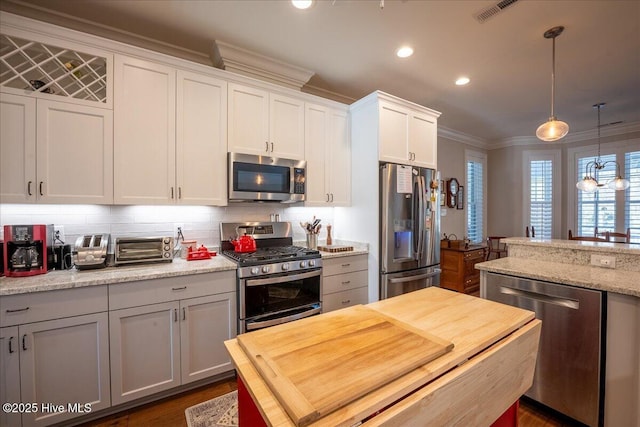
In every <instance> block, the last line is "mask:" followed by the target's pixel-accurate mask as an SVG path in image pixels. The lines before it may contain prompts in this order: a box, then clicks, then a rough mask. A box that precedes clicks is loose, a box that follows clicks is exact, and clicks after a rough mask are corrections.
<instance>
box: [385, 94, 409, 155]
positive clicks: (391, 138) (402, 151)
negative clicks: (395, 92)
mask: <svg viewBox="0 0 640 427" xmlns="http://www.w3.org/2000/svg"><path fill="white" fill-rule="evenodd" d="M379 115H380V123H379V126H380V160H381V161H386V162H393V163H400V164H408V163H409V162H410V160H411V159H410V156H409V149H408V141H409V115H410V112H409V111H408V110H407V109H405V108H403V107H400V106H397V105H394V104H391V103H388V102H385V101H380V104H379Z"/></svg>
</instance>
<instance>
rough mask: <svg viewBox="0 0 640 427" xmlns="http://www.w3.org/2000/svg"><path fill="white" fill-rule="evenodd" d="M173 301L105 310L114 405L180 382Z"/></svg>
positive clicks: (176, 315)
mask: <svg viewBox="0 0 640 427" xmlns="http://www.w3.org/2000/svg"><path fill="white" fill-rule="evenodd" d="M178 309H179V303H178V302H177V301H173V302H167V303H161V304H151V305H145V306H142V307H133V308H126V309H122V310H114V311H110V312H109V334H110V336H109V339H110V342H111V392H112V396H111V400H112V402H113V404H114V405H118V404H120V403H124V402H128V401H131V400H135V399H137V398H139V397H143V396H148V395H150V394H153V393H156V392H159V391H163V390H167V389H170V388H173V387H176V386H179V385H180V328H179V323H178Z"/></svg>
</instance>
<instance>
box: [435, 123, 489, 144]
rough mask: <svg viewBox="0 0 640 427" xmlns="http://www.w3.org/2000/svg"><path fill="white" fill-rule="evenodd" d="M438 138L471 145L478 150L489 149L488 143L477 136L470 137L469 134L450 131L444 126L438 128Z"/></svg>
mask: <svg viewBox="0 0 640 427" xmlns="http://www.w3.org/2000/svg"><path fill="white" fill-rule="evenodd" d="M438 136H439V137H442V138H447V139H450V140H452V141H456V142H461V143H463V144H467V145H471V146H473V147H476V148H483V149H485V150H486V149H487V148H488V144H487V141H485V140H484V139H482V138H478V137H477V136H473V135H469V134H468V133H464V132H460V131H457V130H454V129H450V128H447V127H444V126H438Z"/></svg>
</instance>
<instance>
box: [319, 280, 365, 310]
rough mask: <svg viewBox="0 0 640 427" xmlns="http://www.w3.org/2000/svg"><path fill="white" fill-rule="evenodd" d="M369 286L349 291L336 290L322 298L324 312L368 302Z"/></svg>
mask: <svg viewBox="0 0 640 427" xmlns="http://www.w3.org/2000/svg"><path fill="white" fill-rule="evenodd" d="M367 289H368V288H367V287H366V286H364V287H362V288H357V289H349V290H348V291H342V292H335V293H333V294H329V295H325V296H324V297H323V298H322V312H323V313H326V312H328V311H333V310H338V309H340V308H345V307H350V306H352V305H356V304H366V303H367V302H368V295H367Z"/></svg>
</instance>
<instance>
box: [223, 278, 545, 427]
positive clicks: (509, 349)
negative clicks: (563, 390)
mask: <svg viewBox="0 0 640 427" xmlns="http://www.w3.org/2000/svg"><path fill="white" fill-rule="evenodd" d="M363 309H366V310H369V311H371V312H374V313H376V315H378V316H381V317H386V318H389V319H391V322H392V323H395V322H398V323H401V324H405V325H406V327H407V328H408V329H410V330H413V331H417V332H420V331H422V332H425V333H428V334H429V335H431V336H434V337H437V339H438V341H439V340H443V341H445V342H450V343H451V344H453V348H452V349H451V350H450V351H448V352H446V353H445V354H443V355H440V356H439V357H436V358H435V359H433V360H431V361H429V362H427V363H426V364H424V365H421V366H419V367H417V368H415V369H411V370H409V371H408V372H406V373H403V374H400V375H399V376H397V377H396V378H391V379H389V381H388V382H386V384H383V385H382V386H380V387H379V388H375V389H373V390H371V391H369V392H368V393H366V394H364V395H361V394H360V395H358V394H359V392H360V390H359V389H356V390H354V391H353V392H352V393H353V394H355V395H358V396H355V397H353V398H347V399H345V401H344V402H342V404H341V405H339V406H338V407H337V408H334V409H335V410H332V411H329V412H328V413H326V414H319V415H318V416H319V418H316V419H315V420H314V419H310V420H309V421H310V424H308V423H307V424H305V423H295V422H294V421H293V419H292V416H291V415H290V413H291V412H290V410H288V409H287V408H286V404H283V403H281V402H282V401H283V399H282V395H283V390H282V389H275V390H274V388H273V387H274V386H273V381H272V380H273V378H268V377H269V376H270V375H269V374H267V376H266V377H265V376H262V374H261V372H262V373H264V372H265V371H264V369H262V367H261V368H259V367H258V366H257V365H260V363H258V364H257V365H254V362H253V361H255V360H256V356H257V358H258V359H260V357H261V356H260V354H264V355H266V354H267V351H266V348H265V352H264V353H261V352H260V350H261V349H260V348H258V349H254V350H257V352H254V353H253V354H250V353H251V352H250V351H248V350H247V349H246V348H245V347H244V346H243V345H241V343H240V342H239V339H233V340H229V341H226V342H225V345H226V346H227V349H228V351H229V353H230V354H231V358H232V360H233V362H234V364H235V367H236V370H237V372H238V375H239V380H240V381H239V383H242V384H243V386H244V387H246V390H247V391H248V395H249V396H251V397H250V399H248V401H247V400H244V401H243V399H242V397H240V400H239V401H240V422H241V423H242V421H243V419H242V417H243V412H244V409H243V405H244V408H246V407H247V406H252V405H254V404H255V407H257V410H258V411H259V414H260V416H261V417H262V418H263V420H264V421H265V422H266V424H267V425H277V426H286V425H291V426H293V425H312V426H320V425H331V426H337V425H341V426H342V425H344V426H346V425H354V424H357V423H359V422H363V424H362V425H365V426H368V425H399V424H402V425H490V424H491V423H492V422H493V421H495V420H496V419H497V418H498V417H499V416H500V415H501V414H502V413H504V412H505V411H506V410H507V409H508V408H509V407H510V406H511V405H512V404H513V403H514V402H516V401H517V400H518V398H519V397H520V396H521V395H522V394H523V393H524V392H525V391H526V390H527V389H528V388H529V387H530V385H531V382H532V380H533V367H534V365H535V360H536V355H537V349H538V340H539V333H540V327H541V323H540V321H539V320H536V319H535V318H534V315H533V313H532V312H530V311H527V310H522V309H517V308H514V307H509V306H507V305H502V304H497V303H494V302H491V301H486V300H482V299H479V298H476V297H472V296H469V295H464V294H459V293H456V292H452V291H449V290H444V289H440V288H435V287H432V288H427V289H423V290H419V291H415V292H413V293H410V294H403V295H400V296H397V297H394V298H390V299H386V300H382V301H378V302H375V303H372V304H368V305H366V306H356V307H350V308H346V309H344V310H338V311H335V312H331V313H326V314H323V315H321V316H316V317H310V318H307V319H303V320H301V321H298V322H293V323H289V324H284V325H279V326H276V327H273V328H269V329H267V330H264V331H265V333H269V334H277V335H279V337H280V339H281V341H276V342H277V343H278V345H280V343H281V342H282V346H287V345H289V344H287V342H289V343H291V342H293V341H294V340H293V338H292V339H289V340H288V339H287V336H289V337H295V341H298V340H299V341H304V340H305V339H310V337H306V338H305V336H304V334H305V332H306V330H307V329H313V328H307V326H312V325H311V323H314V325H313V326H317V325H315V324H316V323H320V324H322V323H326V324H330V323H331V322H332V321H334V320H335V319H336V318H338V317H339V316H347V315H351V314H352V313H353V312H354V311H356V310H363ZM346 329H348V327H347V328H346ZM256 332H262V331H256ZM329 332H330V333H331V334H334V336H335V337H336V339H337V341H340V339H341V338H342V337H343V336H344V335H341V333H340V331H338V332H336V330H335V329H332V330H331V331H328V332H327V333H329ZM344 334H347V332H344ZM248 335H249V334H248ZM351 339H353V340H354V341H353V342H352V345H353V346H354V347H358V346H359V345H360V344H361V342H359V341H358V334H354V336H352V337H351ZM337 341H336V342H337ZM326 345H327V346H331V340H327V341H326ZM335 349H336V354H343V353H344V351H343V350H344V349H342V348H340V349H338V348H337V347H336V348H335ZM338 350H339V351H338ZM374 351H375V350H374ZM392 353H394V352H388V354H387V353H385V354H380V355H378V356H380V357H375V356H376V355H373V354H372V355H371V356H372V357H371V358H370V359H371V360H370V362H367V366H366V367H364V369H372V372H375V373H376V374H379V373H380V372H383V371H384V370H385V367H389V366H390V365H393V364H394V363H397V362H398V360H394V359H393V357H394V356H393V355H392ZM336 357H337V356H336ZM395 357H400V361H402V354H399V355H398V354H397V353H396V356H395ZM264 360H269V359H268V358H265V359H264ZM346 360H347V358H345V361H346ZM267 363H268V362H267ZM336 363H340V360H337V361H336ZM369 363H371V365H369ZM268 364H269V363H268ZM300 366H301V369H300V370H302V371H304V366H305V364H304V363H301V364H300ZM311 374H312V373H311ZM356 375H357V374H356V373H355V372H354V375H353V376H356ZM323 377H326V375H324V376H323ZM283 379H284V380H286V379H288V378H280V380H283ZM334 380H335V381H336V382H340V384H343V385H344V387H345V388H347V387H348V384H347V382H350V381H352V378H351V376H349V378H345V377H337V376H336V378H335V379H334ZM243 386H239V389H242V387H243ZM317 387H322V384H318V385H317ZM276 388H277V387H276ZM278 396H280V398H279V397H278ZM481 396H485V397H486V398H482V397H481ZM479 397H480V399H479Z"/></svg>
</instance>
